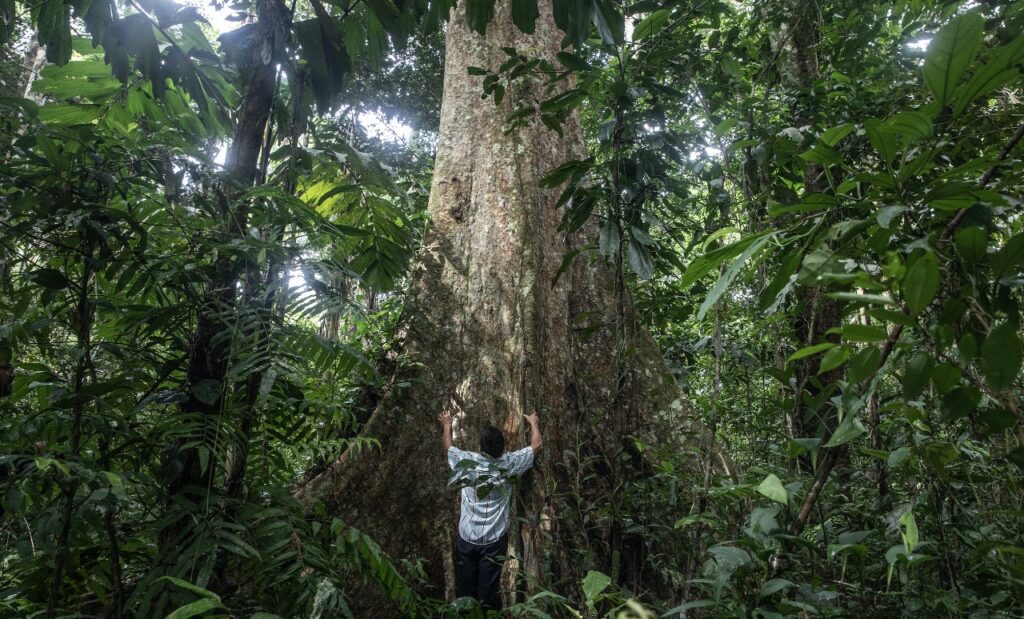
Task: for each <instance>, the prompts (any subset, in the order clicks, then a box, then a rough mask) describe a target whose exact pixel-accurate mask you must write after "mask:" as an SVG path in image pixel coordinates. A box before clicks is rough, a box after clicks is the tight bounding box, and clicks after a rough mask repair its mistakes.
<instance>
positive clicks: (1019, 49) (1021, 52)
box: [954, 35, 1024, 115]
mask: <svg viewBox="0 0 1024 619" xmlns="http://www.w3.org/2000/svg"><path fill="white" fill-rule="evenodd" d="M1022 62H1024V35H1022V36H1019V37H1017V38H1016V39H1014V40H1013V41H1012V42H1010V43H1008V44H1007V45H1005V46H1003V47H1002V48H1000V49H999V50H997V51H996V53H995V54H994V55H993V56H992V59H991V60H990V61H989V62H988V63H986V64H985V66H983V67H981V68H980V69H978V70H977V71H975V72H974V75H972V76H971V79H969V80H967V83H966V84H964V85H963V86H961V87H960V88H958V89H957V91H956V106H955V107H954V113H956V114H957V115H960V114H961V113H963V111H964V110H965V109H967V106H969V105H970V104H971V103H973V102H974V101H975V100H976V99H978V98H979V97H984V96H985V95H987V94H988V93H990V92H992V91H994V90H996V89H997V88H1001V87H1002V86H1004V85H1006V84H1008V83H1010V82H1011V81H1013V80H1014V79H1016V78H1018V77H1019V76H1020V69H1019V68H1018V67H1019V66H1020V64H1021V63H1022Z"/></svg>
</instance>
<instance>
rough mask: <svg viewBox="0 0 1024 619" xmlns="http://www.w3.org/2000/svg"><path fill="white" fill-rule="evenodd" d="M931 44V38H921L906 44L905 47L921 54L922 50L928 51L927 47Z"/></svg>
mask: <svg viewBox="0 0 1024 619" xmlns="http://www.w3.org/2000/svg"><path fill="white" fill-rule="evenodd" d="M931 42H932V38H931V37H922V38H920V39H916V40H914V41H911V42H909V43H907V47H909V48H911V49H916V50H920V51H922V52H923V51H924V50H926V49H928V45H929V44H931Z"/></svg>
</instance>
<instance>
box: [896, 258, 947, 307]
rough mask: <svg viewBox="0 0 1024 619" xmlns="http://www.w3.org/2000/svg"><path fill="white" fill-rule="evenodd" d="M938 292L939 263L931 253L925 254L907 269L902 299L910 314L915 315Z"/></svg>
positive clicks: (926, 305)
mask: <svg viewBox="0 0 1024 619" xmlns="http://www.w3.org/2000/svg"><path fill="white" fill-rule="evenodd" d="M938 292H939V261H938V259H937V258H936V257H935V254H934V253H932V252H930V251H929V252H925V253H924V254H923V255H922V256H921V257H920V258H918V259H917V260H915V261H914V263H913V264H911V265H910V268H909V269H907V276H906V278H905V279H904V280H903V299H904V300H905V301H906V302H907V309H908V310H909V311H910V313H911V314H917V313H919V312H920V311H921V310H923V309H924V308H926V307H928V305H929V304H930V303H931V302H932V299H934V298H935V295H936V294H938Z"/></svg>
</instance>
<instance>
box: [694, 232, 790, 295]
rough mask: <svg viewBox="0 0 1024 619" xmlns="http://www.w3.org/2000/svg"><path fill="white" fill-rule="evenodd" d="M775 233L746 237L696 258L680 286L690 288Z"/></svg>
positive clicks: (762, 233) (761, 233)
mask: <svg viewBox="0 0 1024 619" xmlns="http://www.w3.org/2000/svg"><path fill="white" fill-rule="evenodd" d="M774 233H775V231H774V230H765V231H764V232H759V233H757V234H752V235H750V236H747V237H744V238H742V239H740V240H738V241H736V242H735V243H732V244H731V245H726V246H725V247H719V248H718V249H715V250H713V251H710V252H708V253H706V254H704V255H703V256H700V257H698V258H696V259H695V260H694V261H693V262H691V263H690V265H689V266H688V267H687V268H686V272H685V273H683V277H682V279H681V280H680V282H679V285H680V286H682V287H683V288H688V287H689V286H690V285H692V284H693V283H694V282H696V281H697V280H698V279H700V278H702V277H704V276H705V275H707V274H708V273H709V272H710V271H711V269H714V268H716V267H717V266H718V265H720V264H722V263H723V262H725V261H726V260H729V259H731V258H735V257H736V256H738V255H740V254H742V253H743V252H744V251H745V250H746V249H747V248H748V247H750V246H751V245H752V244H754V243H756V242H758V240H759V239H762V238H764V237H766V236H768V235H770V234H774Z"/></svg>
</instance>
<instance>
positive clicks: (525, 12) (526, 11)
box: [512, 0, 540, 34]
mask: <svg viewBox="0 0 1024 619" xmlns="http://www.w3.org/2000/svg"><path fill="white" fill-rule="evenodd" d="M538 17H540V11H539V10H538V9H537V0H512V23H514V24H515V25H516V28H519V29H520V30H522V31H523V32H525V33H526V34H533V32H534V30H535V29H536V25H537V18H538Z"/></svg>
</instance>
